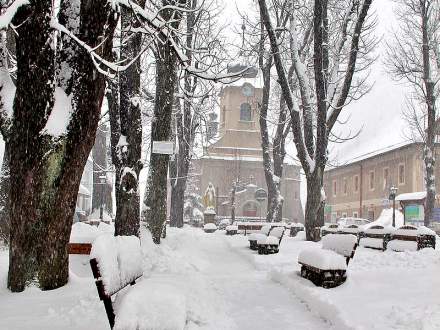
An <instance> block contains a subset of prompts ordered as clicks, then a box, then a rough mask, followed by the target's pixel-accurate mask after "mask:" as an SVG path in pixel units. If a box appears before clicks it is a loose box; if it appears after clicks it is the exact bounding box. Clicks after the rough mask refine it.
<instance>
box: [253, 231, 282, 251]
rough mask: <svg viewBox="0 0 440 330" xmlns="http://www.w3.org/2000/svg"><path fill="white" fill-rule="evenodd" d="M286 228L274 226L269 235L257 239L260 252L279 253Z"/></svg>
mask: <svg viewBox="0 0 440 330" xmlns="http://www.w3.org/2000/svg"><path fill="white" fill-rule="evenodd" d="M285 229H286V228H285V227H284V226H279V227H272V229H271V230H270V232H269V235H268V236H267V237H260V238H259V239H258V240H257V247H258V254H271V253H278V251H279V247H280V244H281V240H282V239H283V235H284V230H285Z"/></svg>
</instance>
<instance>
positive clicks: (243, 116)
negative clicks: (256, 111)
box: [240, 103, 252, 121]
mask: <svg viewBox="0 0 440 330" xmlns="http://www.w3.org/2000/svg"><path fill="white" fill-rule="evenodd" d="M240 120H242V121H251V120H252V111H251V105H250V104H249V103H242V104H241V105H240Z"/></svg>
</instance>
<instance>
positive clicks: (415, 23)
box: [386, 0, 440, 226]
mask: <svg viewBox="0 0 440 330" xmlns="http://www.w3.org/2000/svg"><path fill="white" fill-rule="evenodd" d="M396 3H397V4H398V6H396V10H395V12H396V15H397V18H398V19H399V23H400V26H399V28H400V30H399V31H395V32H394V33H393V36H392V41H391V42H389V43H388V44H387V61H386V62H387V65H388V68H389V71H390V72H391V74H392V75H393V76H394V77H395V78H396V79H397V80H402V81H405V82H406V83H408V84H409V85H410V86H411V88H412V90H413V92H412V93H411V94H410V95H409V96H408V99H407V109H406V111H405V113H404V115H405V118H406V119H407V121H408V124H409V128H410V129H411V134H412V137H413V138H415V139H417V140H420V139H421V140H422V141H423V143H424V150H423V159H424V163H425V187H426V202H425V219H424V224H425V226H428V225H429V224H430V222H431V221H432V216H433V209H434V204H435V194H436V188H435V175H434V165H435V137H436V135H437V127H438V125H437V120H438V118H437V110H436V103H437V98H438V95H439V88H438V81H439V78H440V61H439V59H440V57H439V46H440V40H439V38H440V33H439V31H440V30H439V28H440V4H439V2H438V1H433V0H396Z"/></svg>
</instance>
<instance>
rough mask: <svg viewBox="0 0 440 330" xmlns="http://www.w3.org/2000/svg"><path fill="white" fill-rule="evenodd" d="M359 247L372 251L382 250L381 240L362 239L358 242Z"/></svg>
mask: <svg viewBox="0 0 440 330" xmlns="http://www.w3.org/2000/svg"><path fill="white" fill-rule="evenodd" d="M359 246H363V247H369V248H373V249H383V239H382V238H372V237H362V238H361V239H360V240H359Z"/></svg>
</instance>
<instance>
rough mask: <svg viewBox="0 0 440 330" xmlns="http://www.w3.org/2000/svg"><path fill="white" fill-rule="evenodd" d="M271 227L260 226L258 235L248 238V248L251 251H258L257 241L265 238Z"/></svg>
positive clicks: (254, 234)
mask: <svg viewBox="0 0 440 330" xmlns="http://www.w3.org/2000/svg"><path fill="white" fill-rule="evenodd" d="M271 229H272V226H271V225H266V226H262V227H261V229H260V231H259V232H258V233H253V234H250V235H249V236H248V241H249V248H250V249H251V250H258V245H257V242H258V240H259V239H262V238H266V237H267V236H268V235H269V232H270V230H271Z"/></svg>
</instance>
